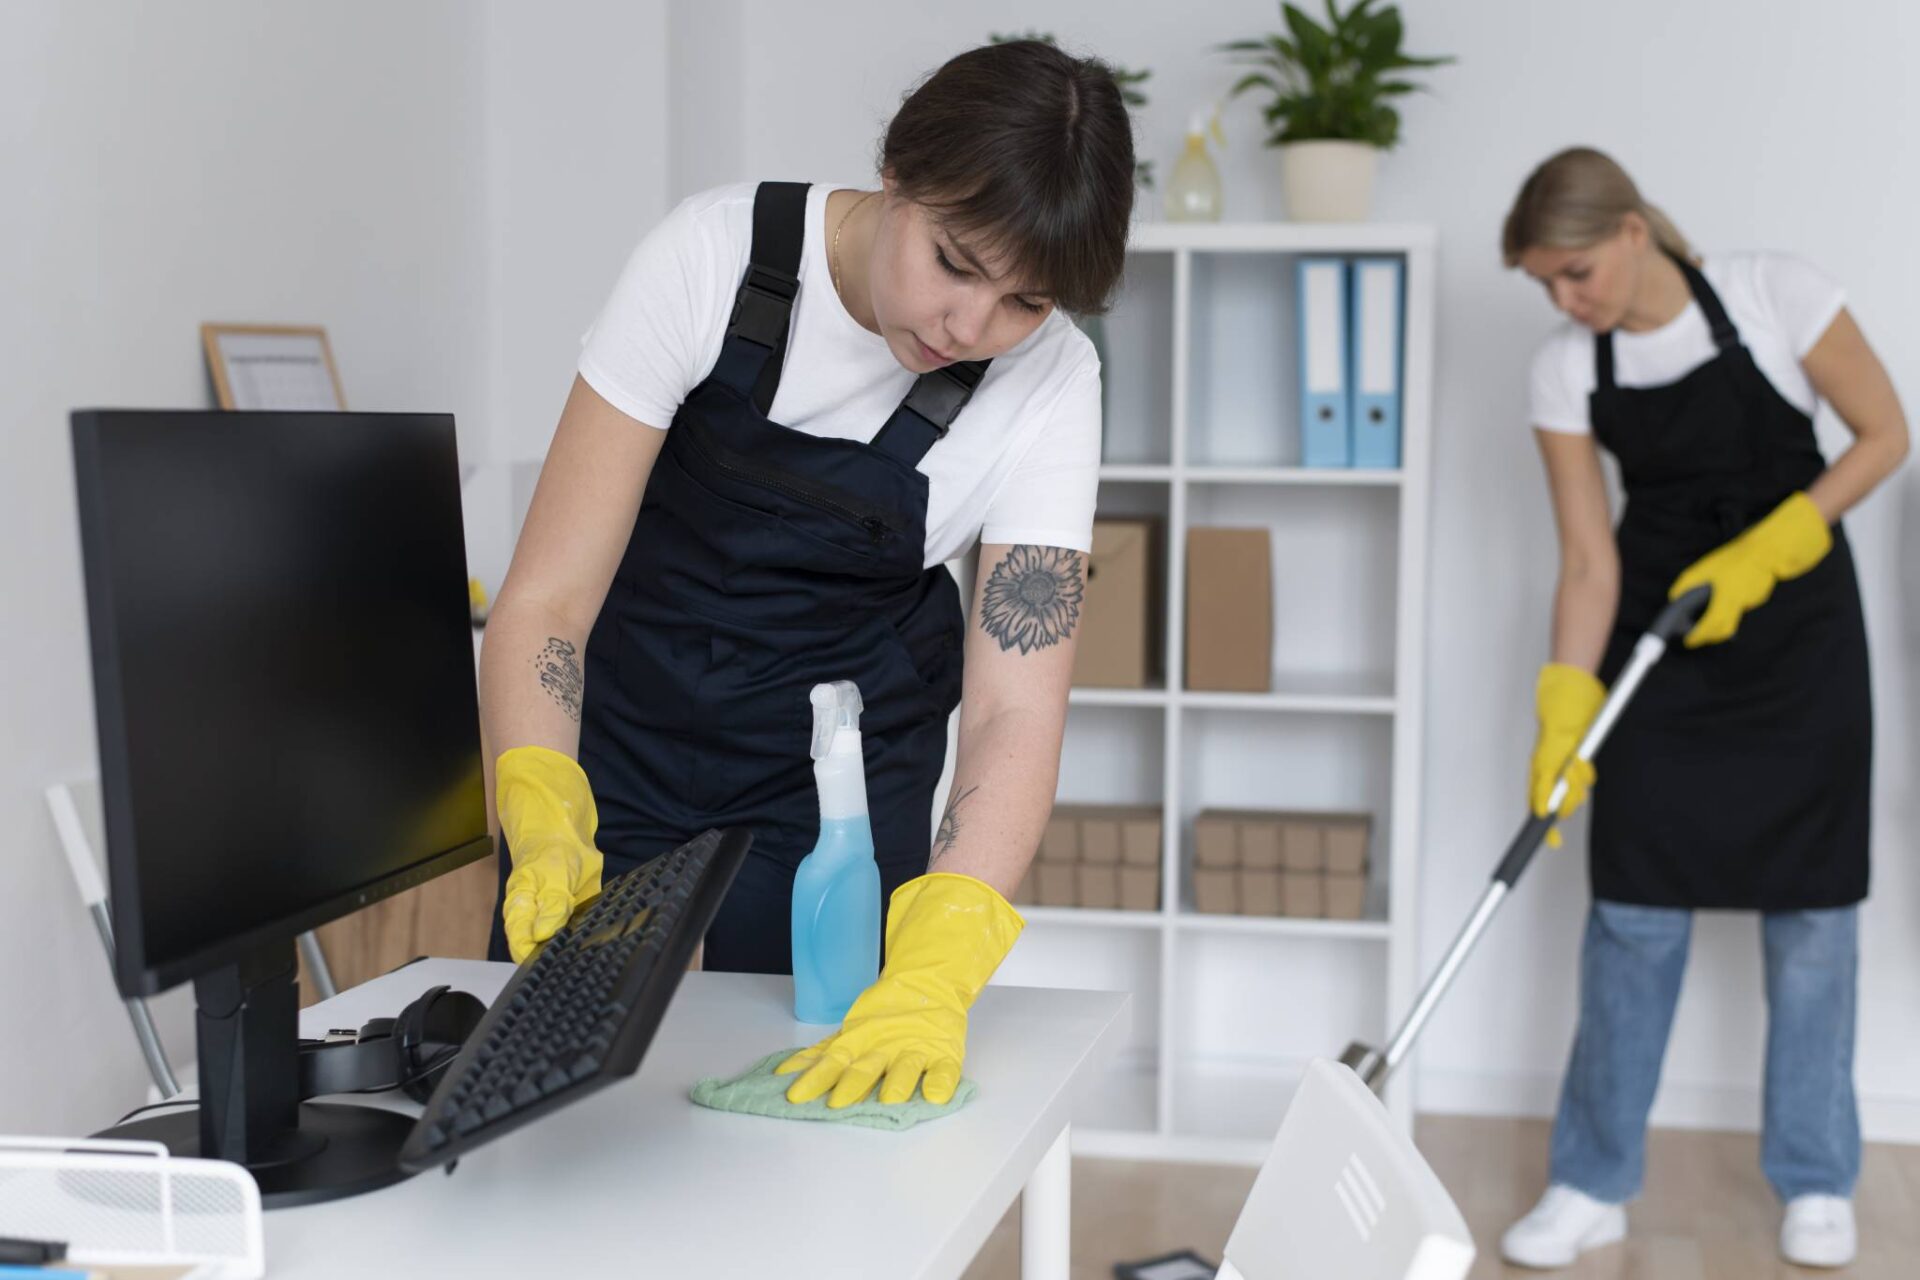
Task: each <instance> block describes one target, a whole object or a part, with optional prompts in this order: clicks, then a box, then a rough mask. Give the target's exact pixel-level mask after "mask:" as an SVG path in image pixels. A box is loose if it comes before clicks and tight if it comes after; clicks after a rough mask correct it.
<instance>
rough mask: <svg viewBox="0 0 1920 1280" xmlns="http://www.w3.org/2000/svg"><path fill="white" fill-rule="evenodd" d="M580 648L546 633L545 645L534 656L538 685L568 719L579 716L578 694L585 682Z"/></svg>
mask: <svg viewBox="0 0 1920 1280" xmlns="http://www.w3.org/2000/svg"><path fill="white" fill-rule="evenodd" d="M578 654H579V651H578V650H577V649H575V648H574V647H573V645H572V644H571V643H570V642H568V641H566V640H562V639H561V638H560V637H559V636H549V637H548V638H547V647H546V648H544V649H542V650H541V651H540V656H538V657H537V658H535V659H534V660H533V665H534V669H535V670H537V671H538V672H539V673H540V687H541V688H543V689H545V690H546V691H547V695H548V696H549V697H551V698H552V699H553V700H554V701H555V702H557V703H559V704H560V709H561V710H562V711H564V712H566V713H567V716H568V718H569V719H572V720H578V719H579V718H580V695H581V692H582V690H583V689H584V688H585V686H586V680H585V678H584V677H583V676H582V675H581V674H580V659H579V656H578Z"/></svg>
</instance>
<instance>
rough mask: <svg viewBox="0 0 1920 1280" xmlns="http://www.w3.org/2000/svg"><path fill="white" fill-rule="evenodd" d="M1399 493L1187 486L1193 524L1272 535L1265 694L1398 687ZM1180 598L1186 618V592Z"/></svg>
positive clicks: (1363, 692) (1386, 694)
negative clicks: (1270, 637) (1269, 675)
mask: <svg viewBox="0 0 1920 1280" xmlns="http://www.w3.org/2000/svg"><path fill="white" fill-rule="evenodd" d="M1399 497H1400V494H1399V490H1398V489H1395V488H1365V489H1331V488H1289V489H1278V488H1271V487H1265V488H1262V487H1248V486H1237V485H1205V486H1196V487H1194V488H1193V490H1192V492H1191V493H1190V495H1189V499H1188V503H1187V524H1188V527H1189V528H1193V527H1202V526H1217V527H1239V528H1262V527H1264V528H1265V529H1267V530H1268V532H1269V534H1270V536H1271V538H1272V552H1271V554H1272V561H1273V586H1272V592H1273V659H1272V663H1273V667H1272V669H1273V671H1274V678H1273V685H1272V690H1271V694H1270V695H1269V696H1272V695H1278V696H1281V697H1288V696H1298V697H1303V698H1307V699H1315V698H1320V699H1332V700H1335V702H1336V704H1337V703H1338V702H1339V701H1340V700H1358V701H1356V702H1354V703H1352V704H1351V706H1350V707H1348V708H1347V709H1354V710H1363V711H1376V712H1384V711H1390V710H1391V709H1392V708H1391V706H1389V705H1387V704H1386V702H1385V701H1383V700H1390V699H1391V698H1392V697H1393V696H1394V694H1395V689H1394V685H1393V680H1392V677H1391V675H1390V674H1389V673H1391V672H1392V671H1393V670H1394V665H1395V654H1396V646H1395V638H1396V624H1397V620H1398V608H1397V600H1396V595H1397V592H1398V589H1399V571H1398V567H1397V566H1398V562H1399V540H1400V519H1399V516H1400V502H1399ZM1183 554H1184V553H1183ZM1183 567H1184V566H1183ZM1183 580H1184V579H1183ZM1180 603H1181V606H1182V609H1181V616H1182V619H1183V622H1182V625H1183V626H1184V625H1185V623H1184V618H1185V615H1186V604H1187V602H1186V601H1185V600H1182V601H1181V602H1180ZM1183 674H1184V673H1183ZM1192 692H1194V693H1211V692H1214V691H1211V690H1193V691H1192ZM1254 696H1260V695H1254ZM1331 709H1341V708H1340V707H1339V706H1338V705H1336V706H1335V707H1334V708H1331Z"/></svg>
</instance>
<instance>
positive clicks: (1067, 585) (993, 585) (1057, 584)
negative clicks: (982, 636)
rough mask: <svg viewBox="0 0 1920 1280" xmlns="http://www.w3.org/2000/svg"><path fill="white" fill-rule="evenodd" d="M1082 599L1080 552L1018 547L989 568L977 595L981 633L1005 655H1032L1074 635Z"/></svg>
mask: <svg viewBox="0 0 1920 1280" xmlns="http://www.w3.org/2000/svg"><path fill="white" fill-rule="evenodd" d="M1085 595H1086V575H1085V573H1084V572H1083V571H1082V567H1081V557H1080V553H1079V552H1078V551H1068V550H1066V549H1065V548H1064V547H1035V546H1028V545H1025V544H1022V545H1020V546H1017V547H1014V548H1013V549H1012V550H1011V551H1009V552H1007V555H1006V558H1005V559H1003V560H1001V561H1000V563H999V564H997V565H995V566H994V567H993V574H992V576H991V577H989V578H988V579H987V586H986V590H985V591H984V592H983V593H982V594H981V602H980V629H981V630H983V631H985V632H986V633H987V634H988V635H990V636H992V637H993V638H994V639H995V640H998V641H999V642H1000V648H1001V650H1002V651H1003V652H1005V651H1010V650H1012V649H1014V648H1016V647H1017V648H1018V649H1019V650H1020V652H1021V653H1032V652H1033V651H1034V650H1035V649H1045V648H1047V647H1048V646H1050V645H1056V644H1059V643H1060V642H1061V641H1062V640H1065V639H1066V638H1067V637H1068V636H1070V635H1072V634H1073V628H1074V626H1075V625H1076V624H1077V623H1078V622H1079V621H1080V604H1081V601H1082V600H1083V599H1084V598H1085Z"/></svg>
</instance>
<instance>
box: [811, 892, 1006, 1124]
mask: <svg viewBox="0 0 1920 1280" xmlns="http://www.w3.org/2000/svg"><path fill="white" fill-rule="evenodd" d="M1026 923H1027V922H1026V921H1025V920H1022V919H1021V918H1020V913H1019V912H1017V911H1015V910H1014V909H1013V908H1012V907H1011V906H1009V905H1008V903H1007V900H1006V899H1005V898H1003V897H1001V896H1000V895H999V894H998V893H997V892H995V891H994V889H993V886H991V885H989V884H987V883H986V882H985V881H983V880H976V879H974V878H973V877H972V876H961V875H952V874H949V873H947V872H936V873H935V874H933V875H927V876H921V877H920V878H919V879H917V880H909V881H907V882H906V883H905V884H903V885H901V886H900V887H899V888H898V889H895V890H894V891H893V898H892V900H891V905H890V907H889V909H888V913H887V964H886V968H884V969H882V970H881V971H880V979H879V981H877V982H875V983H874V984H873V985H872V986H871V987H868V988H867V989H866V991H865V992H864V993H863V994H862V995H861V996H860V998H859V999H858V1000H855V1001H854V1002H853V1007H852V1008H851V1009H849V1010H847V1020H846V1021H845V1022H843V1023H842V1024H841V1025H840V1030H839V1031H838V1032H836V1033H835V1034H833V1035H830V1036H828V1037H827V1038H826V1039H824V1040H822V1041H820V1042H819V1043H818V1044H816V1045H814V1046H812V1047H811V1048H808V1049H802V1050H801V1051H800V1052H799V1053H796V1054H794V1055H793V1056H792V1057H791V1058H788V1059H787V1060H786V1061H785V1062H783V1063H781V1064H780V1065H779V1066H778V1067H776V1068H775V1069H774V1070H775V1074H777V1075H783V1076H784V1075H791V1074H793V1073H794V1072H796V1071H804V1072H805V1073H806V1074H805V1075H802V1076H801V1077H800V1078H799V1079H798V1080H796V1081H794V1083H793V1087H792V1088H790V1089H788V1090H787V1101H788V1102H811V1101H813V1100H814V1099H815V1098H817V1097H819V1096H820V1095H821V1094H823V1093H826V1092H827V1091H828V1090H832V1096H831V1097H829V1098H828V1099H827V1105H828V1106H829V1107H850V1106H852V1105H853V1104H854V1103H856V1102H859V1101H860V1100H861V1099H862V1098H865V1097H866V1096H867V1094H869V1093H870V1092H872V1091H873V1086H874V1085H875V1084H876V1083H878V1082H880V1081H881V1080H882V1078H883V1077H884V1079H885V1083H883V1084H881V1085H880V1101H882V1102H905V1101H907V1100H908V1099H909V1098H911V1097H913V1087H914V1085H915V1084H916V1083H918V1084H920V1093H921V1096H923V1097H924V1098H926V1100H927V1101H928V1102H931V1103H934V1104H935V1105H939V1104H941V1103H944V1102H949V1101H951V1100H952V1099H953V1091H954V1090H955V1089H956V1088H958V1087H959V1084H960V1067H961V1064H962V1063H963V1062H964V1061H965V1060H966V1052H967V1009H968V1008H969V1007H970V1006H971V1005H972V1004H973V1001H974V997H976V996H978V995H979V994H980V989H981V988H982V987H984V986H986V985H987V979H988V978H991V977H992V976H993V971H994V970H995V969H997V968H999V967H1000V961H1001V960H1003V959H1005V958H1006V954H1007V952H1008V951H1011V950H1012V949H1013V944H1014V942H1015V941H1017V940H1018V939H1019V937H1020V931H1021V930H1022V929H1024V928H1026ZM923 1072H924V1073H925V1075H926V1080H925V1081H924V1082H921V1079H920V1077H921V1074H922V1073H923Z"/></svg>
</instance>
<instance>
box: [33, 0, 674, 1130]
mask: <svg viewBox="0 0 1920 1280" xmlns="http://www.w3.org/2000/svg"><path fill="white" fill-rule="evenodd" d="M664 45H665V9H664V4H663V3H659V2H655V3H646V4H616V3H612V2H611V0H592V2H589V0H567V2H566V3H561V4H548V5H543V6H540V7H539V10H538V12H537V14H536V12H535V11H534V10H533V9H532V8H531V7H529V6H520V5H512V4H506V3H499V2H498V0H495V2H493V3H489V4H487V5H484V6H479V5H465V4H461V3H458V2H457V0H434V2H432V3H415V4H406V5H393V4H385V3H379V2H377V0H343V2H338V3H334V4H329V5H324V6H310V5H309V6H289V5H272V6H262V5H254V4H248V3H242V2H241V0H194V2H193V3H183V4H176V5H165V6H161V5H121V4H106V3H101V2H100V0H60V2H58V3H56V2H55V0H44V2H42V3H38V4H20V5H8V6H6V7H5V9H4V11H0V186H3V188H4V190H5V193H6V194H5V197H4V198H0V422H3V423H4V424H5V441H6V447H7V457H6V464H5V466H4V467H0V539H3V540H0V546H4V547H5V549H6V554H5V555H4V556H0V599H4V600H6V601H7V602H8V606H9V609H10V614H11V621H10V623H9V625H7V626H6V627H4V628H0V724H4V725H5V732H4V734H3V735H0V777H4V778H5V779H6V780H7V782H6V785H5V786H4V787H0V830H4V831H6V832H8V833H9V837H10V838H9V841H8V848H7V852H6V854H5V855H4V857H0V901H4V902H5V903H7V915H8V925H7V927H6V928H4V929H0V1027H4V1028H6V1031H5V1032H4V1033H3V1034H0V1132H54V1133H60V1132H65V1133H73V1132H85V1131H87V1130H88V1129H90V1128H93V1127H97V1126H98V1125H99V1124H100V1123H102V1121H103V1120H109V1119H111V1118H112V1117H113V1116H115V1115H118V1114H119V1113H120V1111H122V1110H125V1109H127V1108H130V1107H132V1106H134V1105H136V1104H137V1103H139V1102H141V1101H143V1094H144V1091H145V1087H146V1073H145V1069H144V1067H143V1065H142V1063H141V1060H140V1057H139V1054H138V1052H137V1050H136V1048H135V1044H134V1040H133V1037H132V1035H131V1033H130V1032H129V1031H128V1029H127V1026H126V1017H125V1014H124V1013H123V1012H122V1011H121V1009H120V1008H119V1005H118V1003H117V1001H116V999H115V998H114V995H113V992H112V986H111V982H110V979H109V977H108V975H107V971H106V966H105V963H104V961H103V959H102V957H101V954H100V948H99V943H98V940H97V938H96V937H95V934H94V932H93V929H92V926H91V924H90V923H89V921H88V920H87V917H86V915H85V913H84V911H82V909H81V908H80V906H79V903H78V901H77V899H76V897H75V895H74V892H73V889H72V886H71V884H70V881H69V879H68V875H67V872H66V869H65V866H64V864H63V863H62V861H61V859H60V855H59V853H58V851H57V849H58V846H57V843H56V841H55V838H54V835H53V830H52V825H51V823H50V821H49V820H48V818H47V817H46V815H45V811H44V808H43V806H42V804H41V801H40V789H41V788H42V787H43V786H44V785H45V784H46V783H48V782H50V781H53V780H55V779H58V778H63V777H70V776H75V775H79V774H84V773H91V772H93V771H94V769H95V764H94V740H93V736H94V731H93V721H92V716H93V708H92V692H91V677H90V673H89V668H88V660H87V639H86V619H85V611H84V607H83V602H82V598H81V587H80V566H79V557H78V546H77V538H76V536H75V532H74V531H75V518H74V500H73V480H72V469H71V465H70V462H69V456H70V446H69V444H68V433H67V421H66V415H67V413H68V411H69V410H70V409H72V408H74V407H76V406H84V405H123V406H143V407H166V406H184V407H206V406H208V405H210V403H211V400H210V393H209V390H208V387H207V382H206V375H205V372H204V366H203V361H202V358H201V354H200V349H199V336H198V329H199V325H200V323H201V322H202V321H203V320H211V319H220V320H239V321H299V322H315V323H320V324H324V325H326V326H327V329H328V331H329V334H330V335H331V338H332V343H333V349H334V354H335V357H336V359H337V360H338V362H339V365H340V373H341V378H342V381H343V382H344V384H345V389H346V394H347V399H348V403H349V405H350V406H351V407H353V408H355V409H375V410H378V409H393V410H436V411H446V410H450V411H452V412H453V413H454V414H455V415H456V420H457V422H458V424H459V433H460V444H461V453H462V457H463V460H465V461H467V462H469V463H476V462H483V461H485V460H486V459H488V458H516V457H517V458H527V457H538V456H539V454H540V452H542V451H543V450H544V447H545V441H546V439H547V437H548V436H549V435H550V434H551V432H552V429H553V423H554V421H555V419H556V417H557V415H558V413H559V409H560V405H561V403H562V401H563V399H564V397H565V394H566V389H567V384H568V380H569V379H570V377H571V368H572V351H573V349H574V342H575V340H576V339H577V337H578V335H579V333H580V331H581V330H582V329H583V328H584V327H585V325H586V324H587V322H588V321H589V320H590V319H591V317H592V314H593V311H594V310H595V309H596V308H597V307H598V305H599V300H600V297H601V296H602V295H603V294H604V291H605V289H606V288H607V286H608V284H610V282H611V280H612V278H613V275H614V273H615V272H616V271H617V270H618V268H619V265H620V263H621V261H622V260H623V259H624V257H625V255H626V253H627V252H628V251H629V250H630V249H631V247H632V245H633V243H634V242H635V240H637V238H638V236H639V234H640V233H641V232H642V231H643V230H644V228H645V227H646V226H648V225H650V224H651V223H652V221H654V220H655V219H656V218H657V217H658V215H659V213H660V212H661V210H662V209H663V208H664V206H663V204H662V200H663V199H664V195H663V189H662V188H663V174H664V170H665V154H666V135H665V122H664V110H663V104H664V95H665V76H664V70H665V54H664ZM483 487H484V483H483ZM476 505H477V506H479V507H481V508H483V509H481V510H478V511H476V510H474V509H472V507H474V506H476ZM505 519H506V516H505V514H504V513H503V512H502V511H500V510H498V509H495V508H488V507H487V506H486V504H485V503H484V502H478V503H470V511H469V522H470V524H474V525H476V526H477V527H478V528H477V532H479V534H480V535H481V536H479V537H478V538H477V539H474V540H473V541H475V542H476V543H477V546H476V548H475V555H476V556H485V555H493V556H496V557H497V559H498V563H499V565H500V566H501V567H504V543H505V540H506V539H505V535H504V533H500V534H497V535H494V536H489V532H488V531H489V529H490V528H499V527H503V526H504V523H505ZM476 567H478V566H477V565H476ZM493 580H494V581H497V577H495V578H494V579H493ZM242 747H243V744H236V749H242ZM185 996H186V993H185V992H173V993H170V994H169V995H168V996H166V997H163V999H162V1000H161V1001H160V1012H161V1017H162V1022H163V1025H164V1030H165V1033H166V1035H167V1038H168V1040H169V1042H170V1047H171V1048H172V1050H173V1052H174V1055H175V1057H176V1060H181V1059H185V1058H189V1057H191V1053H192V1039H191V1029H190V1014H189V1009H188V1005H187V1001H186V999H185Z"/></svg>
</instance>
